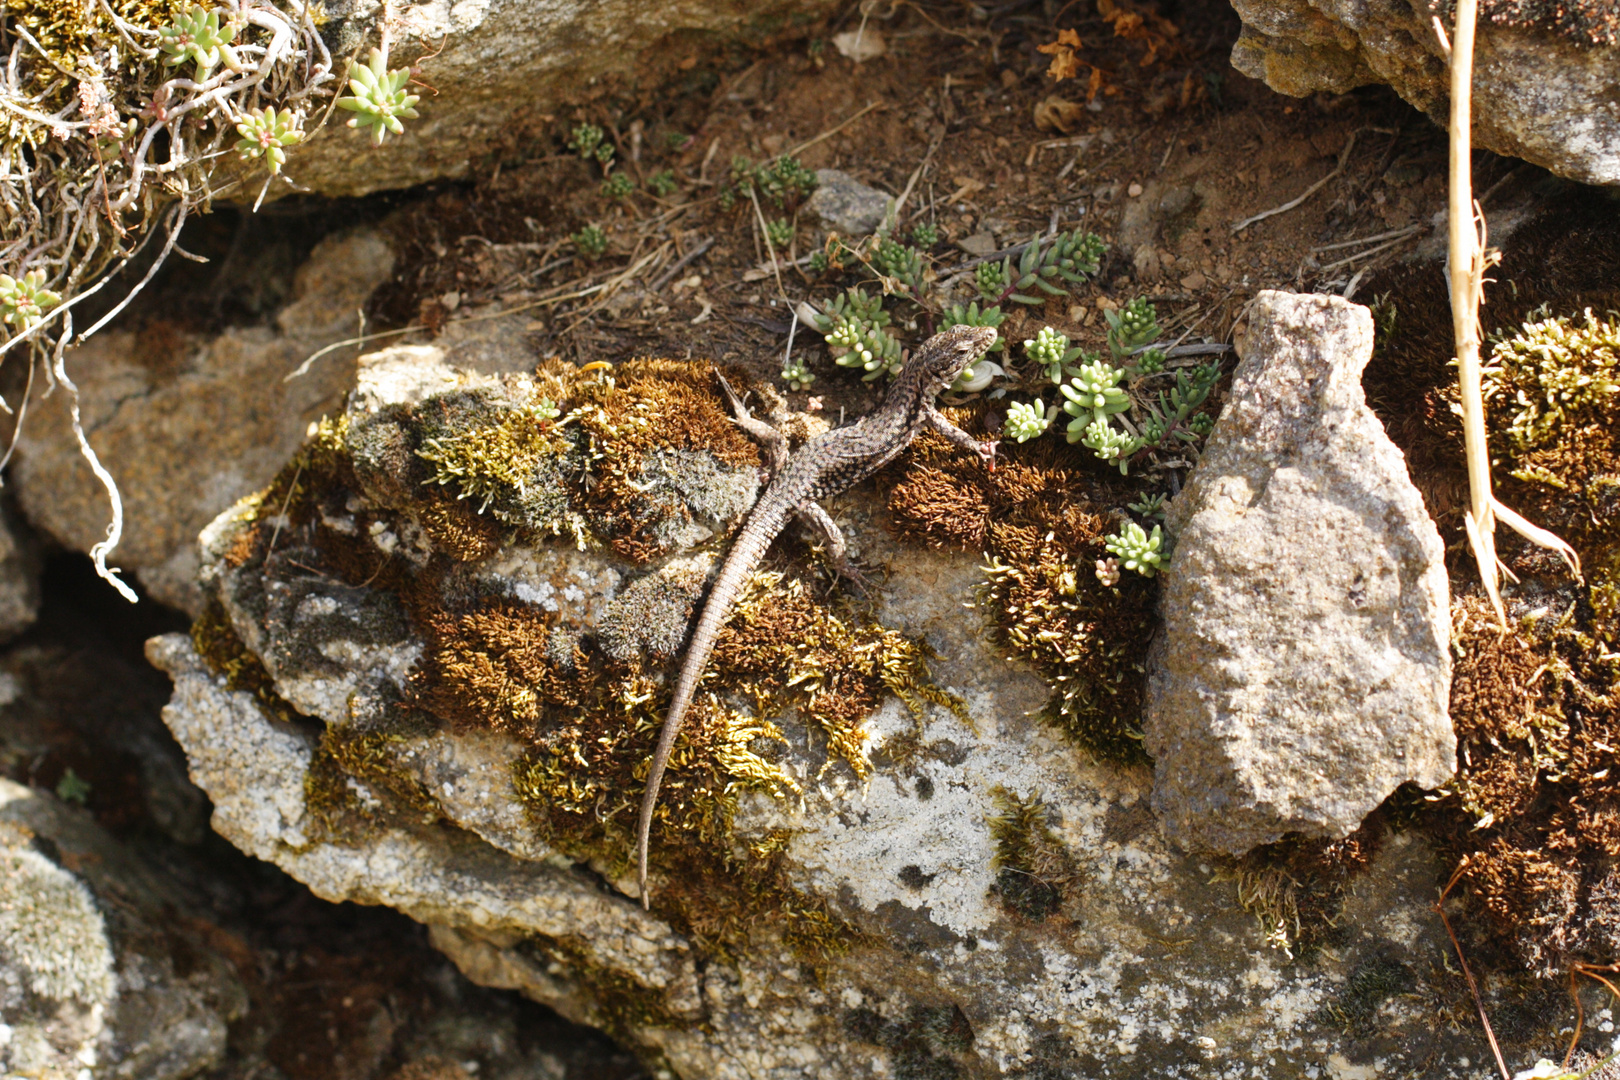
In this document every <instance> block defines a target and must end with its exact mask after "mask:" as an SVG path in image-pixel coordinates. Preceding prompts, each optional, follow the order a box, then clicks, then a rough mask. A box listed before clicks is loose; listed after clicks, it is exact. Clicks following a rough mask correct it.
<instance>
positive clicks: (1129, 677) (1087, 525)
mask: <svg viewBox="0 0 1620 1080" xmlns="http://www.w3.org/2000/svg"><path fill="white" fill-rule="evenodd" d="M960 419H961V421H962V422H964V423H968V424H970V425H971V421H970V420H969V419H968V418H967V417H961V418H960ZM1043 442H1046V441H1044V440H1043ZM1072 457H1073V455H1072V454H1067V453H1066V451H1065V450H1064V449H1054V448H1052V447H1051V446H1047V445H1042V444H1037V443H1031V444H1028V445H1027V448H1026V447H1014V448H1011V449H1010V450H1009V451H1008V460H1007V461H1006V462H1004V463H1003V464H1002V465H1000V466H999V467H998V468H997V469H996V471H995V472H993V473H992V472H987V471H986V470H985V469H983V468H982V467H981V466H980V465H979V464H978V463H977V462H972V461H966V460H963V458H962V456H961V455H959V454H956V453H954V451H953V450H952V449H951V448H950V447H949V445H948V444H947V443H945V442H944V440H943V439H940V438H938V437H937V436H934V435H927V436H925V437H923V438H920V439H918V440H917V442H916V443H915V444H914V446H913V450H912V453H911V454H910V455H909V457H908V458H907V461H906V464H905V467H904V471H903V472H902V474H901V476H900V479H899V481H898V483H896V484H895V485H894V487H893V488H892V490H891V491H890V493H889V508H890V510H891V511H892V512H893V514H894V520H895V528H896V532H897V533H898V534H899V535H900V536H901V537H902V538H904V539H910V540H916V541H920V542H922V543H924V544H927V545H929V546H933V547H956V548H965V549H967V550H970V551H979V552H982V553H983V554H984V557H985V568H984V570H985V578H986V580H985V584H984V587H983V588H982V589H981V591H980V603H981V604H982V605H983V606H984V608H985V609H986V611H987V613H988V614H989V617H990V619H991V622H992V626H993V632H994V637H995V640H996V642H997V643H998V644H999V645H1000V646H1001V647H1002V648H1003V649H1004V650H1005V651H1006V652H1008V653H1009V654H1011V655H1012V656H1014V657H1016V658H1018V659H1020V660H1023V661H1025V662H1026V663H1028V664H1030V665H1031V666H1033V667H1034V668H1035V669H1036V671H1037V672H1039V673H1040V675H1041V676H1042V677H1043V678H1044V679H1046V681H1047V682H1048V683H1049V684H1050V685H1051V686H1052V690H1053V696H1052V699H1051V702H1050V704H1049V707H1048V718H1049V719H1050V720H1051V721H1052V723H1053V724H1054V725H1055V726H1057V727H1058V728H1059V730H1061V731H1063V732H1064V733H1065V734H1066V735H1068V736H1069V737H1070V738H1071V739H1072V740H1073V741H1075V742H1076V743H1077V744H1079V745H1080V746H1082V747H1083V748H1085V749H1086V750H1087V751H1089V752H1091V753H1093V754H1095V755H1096V756H1098V757H1101V758H1104V759H1107V760H1112V761H1117V762H1122V763H1129V764H1141V763H1144V762H1145V761H1146V760H1147V758H1146V755H1145V753H1144V752H1143V750H1142V746H1141V732H1140V730H1139V729H1138V726H1137V725H1138V722H1139V718H1140V716H1141V710H1142V695H1143V688H1144V680H1145V665H1146V656H1147V646H1148V640H1149V637H1150V636H1151V634H1152V631H1153V626H1154V619H1153V607H1154V604H1155V603H1156V602H1157V598H1158V585H1157V583H1156V582H1154V581H1151V580H1148V579H1146V578H1139V577H1137V576H1136V575H1127V576H1126V577H1125V579H1124V580H1121V581H1120V582H1119V583H1118V584H1117V585H1115V586H1113V587H1107V586H1104V585H1103V584H1102V583H1101V582H1100V581H1099V580H1098V578H1097V576H1096V572H1095V568H1096V563H1097V560H1099V559H1103V558H1107V557H1108V552H1107V550H1106V549H1105V548H1104V546H1103V543H1104V540H1105V539H1106V538H1107V536H1108V535H1109V534H1110V533H1111V532H1112V531H1113V521H1112V519H1111V518H1110V517H1107V516H1105V515H1103V514H1101V513H1099V512H1097V508H1098V507H1099V506H1102V505H1109V504H1113V503H1117V502H1119V501H1121V499H1122V497H1123V496H1124V492H1123V491H1122V490H1121V489H1118V488H1115V487H1112V486H1109V485H1108V484H1105V483H1104V482H1101V481H1097V480H1095V479H1092V478H1090V477H1088V476H1087V475H1085V474H1083V473H1080V472H1078V471H1076V470H1073V469H1070V468H1068V467H1065V466H1064V465H1063V464H1060V462H1062V461H1064V460H1068V459H1070V458H1072Z"/></svg>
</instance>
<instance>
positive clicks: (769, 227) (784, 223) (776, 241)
mask: <svg viewBox="0 0 1620 1080" xmlns="http://www.w3.org/2000/svg"><path fill="white" fill-rule="evenodd" d="M765 236H766V237H767V238H768V239H769V240H770V242H771V246H772V247H774V248H777V249H779V250H780V249H784V248H786V247H788V245H790V244H792V243H793V222H791V221H789V220H787V219H786V218H777V219H776V220H775V221H768V222H766V223H765Z"/></svg>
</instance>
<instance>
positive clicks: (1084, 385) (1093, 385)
mask: <svg viewBox="0 0 1620 1080" xmlns="http://www.w3.org/2000/svg"><path fill="white" fill-rule="evenodd" d="M1124 378H1125V370H1124V369H1123V368H1117V367H1114V366H1112V365H1111V364H1108V363H1106V362H1105V361H1103V360H1100V359H1099V360H1094V361H1092V362H1091V363H1088V364H1081V365H1080V367H1079V369H1078V370H1077V371H1076V372H1075V374H1074V376H1073V377H1072V378H1071V379H1070V380H1069V381H1068V382H1066V383H1064V384H1063V385H1062V386H1061V387H1060V389H1061V391H1062V393H1063V396H1064V397H1065V398H1068V401H1067V402H1066V403H1065V404H1064V406H1063V411H1064V412H1066V413H1068V414H1069V415H1070V416H1073V417H1075V418H1076V419H1075V422H1074V423H1071V424H1070V425H1069V430H1070V431H1071V432H1075V431H1079V430H1081V429H1083V428H1084V427H1085V425H1086V424H1090V423H1094V422H1096V421H1103V422H1105V423H1106V422H1107V418H1108V417H1110V416H1113V415H1114V414H1115V413H1122V412H1124V411H1125V410H1126V409H1128V408H1130V407H1131V396H1130V395H1129V394H1127V393H1126V392H1125V391H1124V390H1121V389H1120V387H1119V384H1120V382H1121V381H1122V380H1123V379H1124ZM1069 441H1070V442H1074V441H1075V440H1074V439H1070V440H1069Z"/></svg>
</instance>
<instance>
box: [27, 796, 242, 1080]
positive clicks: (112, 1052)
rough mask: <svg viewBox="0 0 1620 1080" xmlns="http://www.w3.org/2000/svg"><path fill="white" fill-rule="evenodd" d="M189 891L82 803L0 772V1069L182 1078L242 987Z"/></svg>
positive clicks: (215, 1039)
mask: <svg viewBox="0 0 1620 1080" xmlns="http://www.w3.org/2000/svg"><path fill="white" fill-rule="evenodd" d="M190 910H191V909H190V908H189V903H188V901H187V899H186V898H185V897H184V896H183V895H182V894H181V892H180V890H178V889H176V888H174V887H173V886H171V885H170V884H169V883H168V882H167V881H165V880H164V879H163V878H162V877H160V876H159V875H158V874H155V873H153V872H152V870H151V868H149V867H148V866H146V865H145V864H143V863H142V862H141V861H140V860H139V859H137V858H136V857H134V856H133V855H132V854H131V853H130V852H129V851H128V850H127V849H125V848H123V847H121V846H120V845H119V844H118V842H117V841H115V840H113V839H112V838H111V837H110V836H108V835H107V834H106V833H105V832H103V831H102V830H101V828H100V826H98V825H97V824H96V823H95V822H94V820H92V819H91V817H90V815H89V814H87V813H85V812H84V811H81V810H76V809H74V808H71V807H68V806H66V805H64V804H62V803H61V802H59V801H58V800H56V799H55V798H53V797H52V796H50V795H47V794H44V793H42V792H38V791H33V790H30V789H29V788H26V787H23V786H22V785H21V784H16V783H13V782H12V781H10V780H6V779H0V1030H3V1031H4V1033H5V1035H6V1037H5V1038H4V1039H0V1075H4V1076H7V1077H11V1076H29V1077H36V1076H37V1077H42V1078H46V1080H87V1078H89V1077H91V1076H97V1077H102V1076H105V1077H118V1078H122V1077H129V1078H136V1077H138V1078H140V1080H181V1078H183V1077H188V1076H194V1075H196V1074H198V1073H200V1072H202V1071H203V1070H205V1069H208V1068H210V1067H212V1066H214V1065H217V1064H219V1063H220V1061H221V1060H222V1059H223V1058H224V1056H225V1049H226V1036H227V1032H228V1025H229V1024H230V1022H231V1021H233V1020H235V1019H237V1018H239V1017H240V1016H241V1015H242V1014H243V1013H244V1012H245V1011H246V1009H247V1005H248V999H247V993H246V991H245V990H244V989H243V987H242V984H241V983H240V982H239V981H238V979H237V977H236V975H235V973H234V971H233V970H232V969H231V966H230V964H229V962H228V961H227V960H225V959H224V958H222V957H221V956H220V955H219V954H218V953H217V952H215V951H213V950H212V949H211V948H210V947H209V946H208V944H207V942H206V941H205V940H204V939H203V938H202V936H201V935H199V934H196V933H194V932H193V931H192V930H191V929H190V928H189V926H188V925H187V923H188V916H189V913H190Z"/></svg>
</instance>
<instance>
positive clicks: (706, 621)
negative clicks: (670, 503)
mask: <svg viewBox="0 0 1620 1080" xmlns="http://www.w3.org/2000/svg"><path fill="white" fill-rule="evenodd" d="M786 517H787V514H786V512H785V511H781V510H778V511H777V512H775V513H767V514H766V515H765V516H764V517H761V518H750V519H749V521H748V523H747V524H745V525H744V526H743V529H742V532H741V533H740V534H739V535H738V537H737V541H736V543H734V544H732V546H731V551H730V553H729V554H728V555H727V556H726V561H725V562H724V563H722V564H721V566H720V573H719V574H718V575H716V577H715V579H714V587H713V588H711V589H710V590H709V599H708V602H707V603H706V604H704V606H703V615H702V616H701V617H700V618H699V619H698V624H697V628H696V629H695V630H693V631H692V644H691V645H690V646H689V647H688V648H687V652H686V662H685V663H684V664H682V665H681V674H680V677H679V678H677V679H676V681H675V694H674V696H673V697H671V698H670V702H669V713H668V714H667V715H666V716H665V718H664V727H663V730H662V731H660V732H659V733H658V749H657V750H655V751H654V752H653V759H652V767H651V768H650V769H648V770H647V788H646V791H645V793H644V794H643V795H642V796H641V816H640V817H639V818H638V819H637V822H636V887H637V889H638V890H639V891H640V893H641V906H642V907H643V908H647V907H648V906H649V904H650V902H651V898H650V897H649V896H648V893H647V846H648V837H649V836H650V835H651V833H652V820H653V811H654V810H655V809H657V807H658V787H659V785H660V784H662V783H663V780H664V769H665V767H666V766H668V765H669V755H670V752H671V751H672V750H674V748H675V737H676V736H677V735H679V734H680V731H681V723H682V722H683V721H684V720H685V719H686V710H687V709H688V708H689V707H690V706H691V704H692V696H693V695H694V694H696V693H697V685H698V680H699V679H700V678H702V676H703V669H704V667H705V666H706V665H707V664H708V662H709V656H710V654H712V653H713V652H714V645H715V640H716V639H717V638H718V637H719V636H720V628H721V627H722V626H724V625H725V622H726V619H727V618H728V617H730V615H731V606H732V604H733V603H735V602H736V599H737V596H738V594H739V593H741V592H742V587H743V582H744V581H745V580H746V579H747V577H748V575H749V573H750V572H752V571H753V569H754V568H755V567H756V566H758V565H759V560H760V558H761V557H762V556H763V555H764V554H765V549H766V548H767V547H769V546H770V542H771V540H772V539H773V538H774V537H775V536H776V534H777V532H779V531H780V530H781V527H782V524H783V521H785V519H786Z"/></svg>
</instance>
